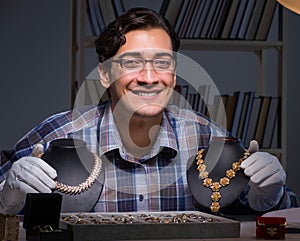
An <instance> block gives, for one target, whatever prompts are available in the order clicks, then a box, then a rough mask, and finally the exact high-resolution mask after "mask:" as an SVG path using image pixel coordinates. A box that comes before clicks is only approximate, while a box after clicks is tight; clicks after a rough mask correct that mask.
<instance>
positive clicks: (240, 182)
mask: <svg viewBox="0 0 300 241" xmlns="http://www.w3.org/2000/svg"><path fill="white" fill-rule="evenodd" d="M244 151H245V149H244V147H243V146H242V144H241V142H240V141H239V139H236V138H227V137H226V138H225V137H224V138H223V137H220V138H214V139H213V140H212V141H211V143H210V144H209V146H208V148H207V149H206V150H204V152H203V157H202V159H203V160H204V164H205V165H206V166H207V167H206V171H208V172H209V176H208V177H209V178H211V179H212V181H213V182H219V181H220V178H222V177H225V176H226V170H229V169H231V168H232V167H231V166H232V163H234V162H236V161H238V160H239V158H241V157H243V155H244ZM196 163H197V160H196V158H195V157H193V158H190V160H189V161H188V166H187V180H188V185H189V188H190V191H191V193H192V195H193V197H194V199H195V201H196V202H198V204H200V205H202V206H204V207H206V208H209V209H210V205H211V203H212V200H211V195H212V193H213V191H212V190H211V189H210V188H208V187H205V186H204V185H203V180H202V179H201V178H200V177H199V171H198V170H197V167H198V165H197V164H196ZM248 182H249V178H248V177H247V176H246V175H245V174H244V172H243V170H242V169H241V170H239V171H237V172H236V174H235V177H234V178H232V179H230V183H229V185H227V186H225V187H222V188H221V189H220V191H219V192H220V194H221V199H220V200H219V204H220V206H221V209H220V211H222V208H223V207H226V206H228V205H230V204H231V203H232V202H233V201H234V200H236V199H237V198H238V197H239V195H240V194H241V192H242V191H243V190H244V188H245V187H246V185H247V183H248Z"/></svg>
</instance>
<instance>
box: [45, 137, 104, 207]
mask: <svg viewBox="0 0 300 241" xmlns="http://www.w3.org/2000/svg"><path fill="white" fill-rule="evenodd" d="M41 158H42V159H43V160H44V161H46V162H47V163H48V164H49V165H50V166H52V167H53V168H54V169H55V170H56V171H57V180H56V189H55V190H54V191H53V192H59V193H60V194H62V196H63V199H62V208H61V212H63V213H66V212H89V211H91V210H92V208H93V207H94V206H95V204H96V203H97V200H98V199H99V197H100V195H101V192H102V189H103V183H104V171H103V167H102V166H103V164H102V162H101V159H100V158H99V157H98V156H97V155H96V154H94V153H92V152H91V151H90V150H89V149H88V148H87V146H86V143H85V142H84V141H82V140H78V139H57V140H54V141H52V142H51V143H50V145H49V147H48V149H47V150H46V151H45V153H44V154H43V155H42V156H41Z"/></svg>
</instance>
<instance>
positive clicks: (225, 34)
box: [220, 0, 240, 39]
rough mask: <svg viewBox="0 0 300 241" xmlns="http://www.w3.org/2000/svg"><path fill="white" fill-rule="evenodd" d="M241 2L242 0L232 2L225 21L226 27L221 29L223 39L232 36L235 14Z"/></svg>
mask: <svg viewBox="0 0 300 241" xmlns="http://www.w3.org/2000/svg"><path fill="white" fill-rule="evenodd" d="M239 2H240V0H232V2H231V5H230V9H229V12H228V15H227V18H226V21H225V23H224V27H223V29H222V30H221V32H222V33H221V36H220V38H221V39H228V38H229V36H230V31H231V29H232V26H233V22H234V19H235V16H236V14H237V10H238V6H239Z"/></svg>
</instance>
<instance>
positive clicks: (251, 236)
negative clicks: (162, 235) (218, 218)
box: [19, 221, 300, 241]
mask: <svg viewBox="0 0 300 241" xmlns="http://www.w3.org/2000/svg"><path fill="white" fill-rule="evenodd" d="M255 234H256V233H255V222H247V221H245V222H241V233H240V237H239V238H218V239H201V238H199V239H189V241H201V240H202V241H203V240H207V241H221V240H222V241H226V240H228V241H229V240H230V241H234V240H243V241H247V240H256V237H255ZM180 240H181V241H185V240H183V239H180ZM285 240H300V233H287V234H286V237H285ZM19 241H26V238H25V230H24V229H23V228H22V227H21V228H20V235H19ZM148 241H151V240H148ZM152 241H153V240H152ZM168 241H175V240H168ZM176 241H179V240H178V239H177V240H176Z"/></svg>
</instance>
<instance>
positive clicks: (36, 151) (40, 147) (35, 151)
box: [31, 144, 44, 157]
mask: <svg viewBox="0 0 300 241" xmlns="http://www.w3.org/2000/svg"><path fill="white" fill-rule="evenodd" d="M43 152H44V147H43V145H42V144H36V145H35V146H34V148H33V150H32V152H31V156H34V157H40V155H42V154H43Z"/></svg>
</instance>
